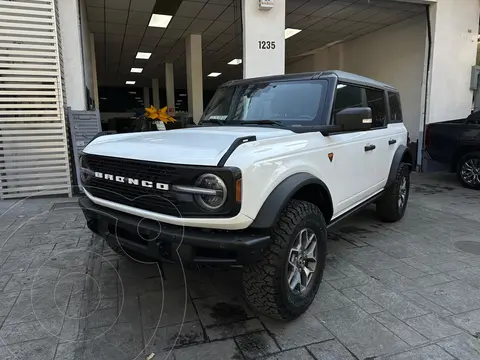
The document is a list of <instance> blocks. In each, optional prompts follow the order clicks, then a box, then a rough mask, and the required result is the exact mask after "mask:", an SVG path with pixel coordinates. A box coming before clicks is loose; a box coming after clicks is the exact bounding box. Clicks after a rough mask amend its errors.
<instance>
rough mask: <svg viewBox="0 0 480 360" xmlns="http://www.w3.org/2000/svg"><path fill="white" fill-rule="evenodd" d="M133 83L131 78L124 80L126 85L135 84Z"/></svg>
mask: <svg viewBox="0 0 480 360" xmlns="http://www.w3.org/2000/svg"><path fill="white" fill-rule="evenodd" d="M135 83H136V81H131V80H129V81H125V84H127V85H135Z"/></svg>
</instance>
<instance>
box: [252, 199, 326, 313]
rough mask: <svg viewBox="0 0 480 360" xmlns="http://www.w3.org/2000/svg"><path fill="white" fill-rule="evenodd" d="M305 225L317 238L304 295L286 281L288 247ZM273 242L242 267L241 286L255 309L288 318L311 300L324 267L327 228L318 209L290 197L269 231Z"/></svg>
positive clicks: (301, 310) (303, 309)
mask: <svg viewBox="0 0 480 360" xmlns="http://www.w3.org/2000/svg"><path fill="white" fill-rule="evenodd" d="M306 227H308V228H309V229H312V230H313V232H314V233H315V235H316V237H317V259H316V260H317V262H316V264H317V265H316V269H315V272H314V274H313V275H312V279H311V281H310V285H309V286H307V290H306V291H305V293H304V294H302V295H299V294H294V293H293V292H292V290H291V289H290V287H289V286H288V281H287V266H288V257H289V253H290V249H291V247H292V246H293V243H294V241H295V239H296V236H297V235H298V234H299V232H300V231H301V230H302V229H304V228H306ZM271 238H272V242H271V244H270V245H269V247H268V248H267V249H266V251H265V256H264V257H263V259H262V260H260V261H259V262H258V263H256V264H252V265H249V266H245V267H244V270H243V288H244V293H245V297H246V299H247V301H248V303H249V304H250V305H252V306H253V307H254V308H255V309H256V310H257V311H258V312H260V313H262V314H264V315H267V316H269V317H272V318H276V319H280V320H291V319H294V318H296V317H298V316H300V315H301V314H302V313H304V312H305V311H306V310H307V308H308V307H309V306H310V304H311V303H312V301H313V299H314V298H315V295H316V293H317V291H318V288H319V286H320V282H321V281H322V277H323V270H324V268H325V257H326V244H327V230H326V225H325V220H324V218H323V214H322V212H321V211H320V209H319V208H318V207H317V206H315V205H313V204H311V203H309V202H306V201H299V200H292V201H290V202H289V204H288V206H287V207H286V209H285V210H284V211H283V213H282V215H281V216H280V219H279V220H278V222H277V224H276V225H275V227H274V228H273V229H272V230H271Z"/></svg>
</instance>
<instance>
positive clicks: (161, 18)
mask: <svg viewBox="0 0 480 360" xmlns="http://www.w3.org/2000/svg"><path fill="white" fill-rule="evenodd" d="M170 20H172V16H171V15H162V14H152V17H151V18H150V23H149V24H148V26H151V27H160V28H166V27H167V26H168V23H169V22H170Z"/></svg>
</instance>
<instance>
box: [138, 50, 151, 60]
mask: <svg viewBox="0 0 480 360" xmlns="http://www.w3.org/2000/svg"><path fill="white" fill-rule="evenodd" d="M150 56H152V53H148V52H138V53H137V56H136V58H137V59H145V60H148V59H150Z"/></svg>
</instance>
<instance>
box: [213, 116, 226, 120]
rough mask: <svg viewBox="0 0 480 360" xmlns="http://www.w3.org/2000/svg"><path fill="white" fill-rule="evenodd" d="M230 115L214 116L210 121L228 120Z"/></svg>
mask: <svg viewBox="0 0 480 360" xmlns="http://www.w3.org/2000/svg"><path fill="white" fill-rule="evenodd" d="M227 116H228V115H212V116H210V117H209V118H208V119H209V120H210V119H213V120H226V119H227Z"/></svg>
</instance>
